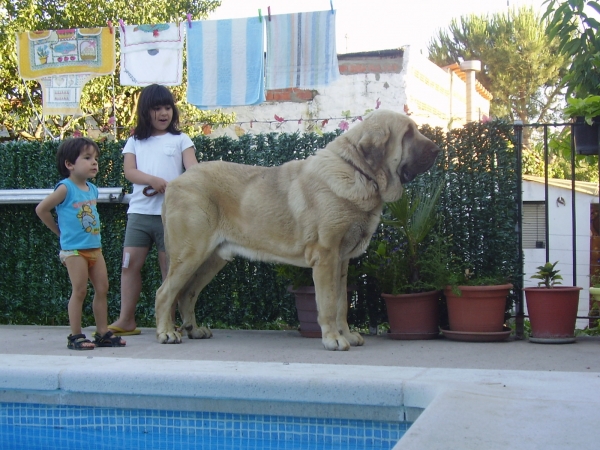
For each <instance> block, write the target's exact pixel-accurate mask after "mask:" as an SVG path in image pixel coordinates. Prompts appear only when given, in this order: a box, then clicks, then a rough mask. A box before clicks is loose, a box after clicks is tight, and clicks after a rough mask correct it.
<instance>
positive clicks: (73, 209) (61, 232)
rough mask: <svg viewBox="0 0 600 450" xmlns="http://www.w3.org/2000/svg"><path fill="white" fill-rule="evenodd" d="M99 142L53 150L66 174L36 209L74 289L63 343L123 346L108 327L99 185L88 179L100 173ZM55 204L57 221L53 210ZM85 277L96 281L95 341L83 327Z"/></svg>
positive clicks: (86, 347) (67, 144)
mask: <svg viewBox="0 0 600 450" xmlns="http://www.w3.org/2000/svg"><path fill="white" fill-rule="evenodd" d="M99 155H100V149H99V148H98V145H96V143H95V142H94V141H92V140H90V139H87V138H83V137H81V138H74V139H67V140H65V141H63V142H62V144H60V146H59V147H58V152H57V153H56V162H57V166H58V171H59V173H60V174H61V176H63V177H64V179H63V180H62V181H60V182H59V183H58V184H57V185H56V187H55V189H54V192H52V193H51V194H50V195H48V197H46V198H45V199H44V200H42V201H41V202H40V204H39V205H38V206H37V207H36V208H35V212H36V213H37V215H38V216H39V218H40V219H41V220H42V222H44V224H45V225H46V226H47V227H48V228H50V230H51V231H52V232H53V233H54V234H56V235H57V236H59V237H60V248H61V250H60V253H59V256H60V260H61V262H62V263H63V264H64V265H65V266H66V267H67V271H68V273H69V278H70V280H71V285H72V288H73V291H72V293H71V298H70V299H69V325H70V327H71V334H70V335H69V336H68V337H67V348H69V349H71V350H93V349H94V348H95V347H123V346H125V344H126V342H125V341H124V340H122V339H121V338H119V337H117V336H114V335H113V333H112V332H111V331H109V329H108V323H107V320H108V319H107V314H108V313H107V300H106V295H107V292H108V274H107V271H106V262H105V261H104V256H103V255H102V248H101V244H100V218H99V216H98V211H97V210H96V203H97V200H98V188H97V187H96V186H95V185H93V184H92V183H90V182H89V181H87V179H88V178H93V177H95V176H96V174H97V173H98V156H99ZM54 208H56V213H57V215H58V224H57V223H56V222H55V221H54V217H53V216H52V210H53V209H54ZM88 278H89V280H90V281H91V282H92V285H93V286H94V292H95V294H94V300H93V303H92V308H93V310H94V318H95V320H96V332H95V333H94V342H91V341H90V340H89V339H87V338H86V336H85V334H83V333H82V332H81V314H82V307H83V302H84V300H85V297H86V294H87V283H88Z"/></svg>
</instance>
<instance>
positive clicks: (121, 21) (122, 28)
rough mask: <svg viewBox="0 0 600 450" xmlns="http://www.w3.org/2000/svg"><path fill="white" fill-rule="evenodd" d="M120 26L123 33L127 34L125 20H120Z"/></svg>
mask: <svg viewBox="0 0 600 450" xmlns="http://www.w3.org/2000/svg"><path fill="white" fill-rule="evenodd" d="M119 25H120V26H121V31H122V32H123V33H125V22H123V19H119Z"/></svg>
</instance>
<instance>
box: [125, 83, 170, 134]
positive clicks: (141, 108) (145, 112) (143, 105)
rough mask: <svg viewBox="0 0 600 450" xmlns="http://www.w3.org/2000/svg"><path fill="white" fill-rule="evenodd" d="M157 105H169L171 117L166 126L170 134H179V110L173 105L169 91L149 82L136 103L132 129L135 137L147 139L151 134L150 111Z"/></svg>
mask: <svg viewBox="0 0 600 450" xmlns="http://www.w3.org/2000/svg"><path fill="white" fill-rule="evenodd" d="M157 106H170V107H171V109H172V110H173V119H172V120H171V123H170V124H169V127H168V128H167V131H168V132H169V133H171V134H181V131H180V130H179V111H178V110H177V107H176V106H175V100H173V94H171V91H170V90H169V89H167V88H166V87H164V86H161V85H160V84H151V85H149V86H146V87H145V88H144V89H142V93H141V94H140V98H139V100H138V105H137V125H136V127H135V129H134V130H133V137H135V138H136V139H148V138H149V137H150V136H152V131H153V128H152V118H151V117H150V112H151V111H152V109H153V108H155V107H157Z"/></svg>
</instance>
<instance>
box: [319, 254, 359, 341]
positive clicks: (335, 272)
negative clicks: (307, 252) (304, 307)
mask: <svg viewBox="0 0 600 450" xmlns="http://www.w3.org/2000/svg"><path fill="white" fill-rule="evenodd" d="M333 259H335V258H333V255H331V254H328V253H326V252H323V251H321V252H320V256H319V258H318V262H317V264H315V265H314V266H313V281H314V282H315V293H316V299H317V310H318V321H319V325H320V326H321V335H322V337H321V339H322V341H323V346H324V347H325V348H326V349H327V350H349V349H350V343H349V342H348V339H346V338H345V337H344V336H343V335H342V334H340V331H339V330H338V327H337V323H336V322H337V314H338V295H339V291H340V286H339V285H340V278H341V265H340V263H339V262H337V261H332V260H333ZM348 331H349V330H348Z"/></svg>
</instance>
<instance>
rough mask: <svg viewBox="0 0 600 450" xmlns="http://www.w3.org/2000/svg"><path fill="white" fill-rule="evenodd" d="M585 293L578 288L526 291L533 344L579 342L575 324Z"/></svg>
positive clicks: (530, 288) (527, 289)
mask: <svg viewBox="0 0 600 450" xmlns="http://www.w3.org/2000/svg"><path fill="white" fill-rule="evenodd" d="M581 289H582V288H580V287H578V286H555V287H553V288H551V289H548V288H537V287H529V288H524V289H523V291H524V292H525V300H526V302H527V314H528V315H529V321H530V322H531V337H530V338H529V341H530V342H535V343H539V344H568V343H571V342H575V321H576V320H577V309H578V307H579V291H581Z"/></svg>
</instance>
